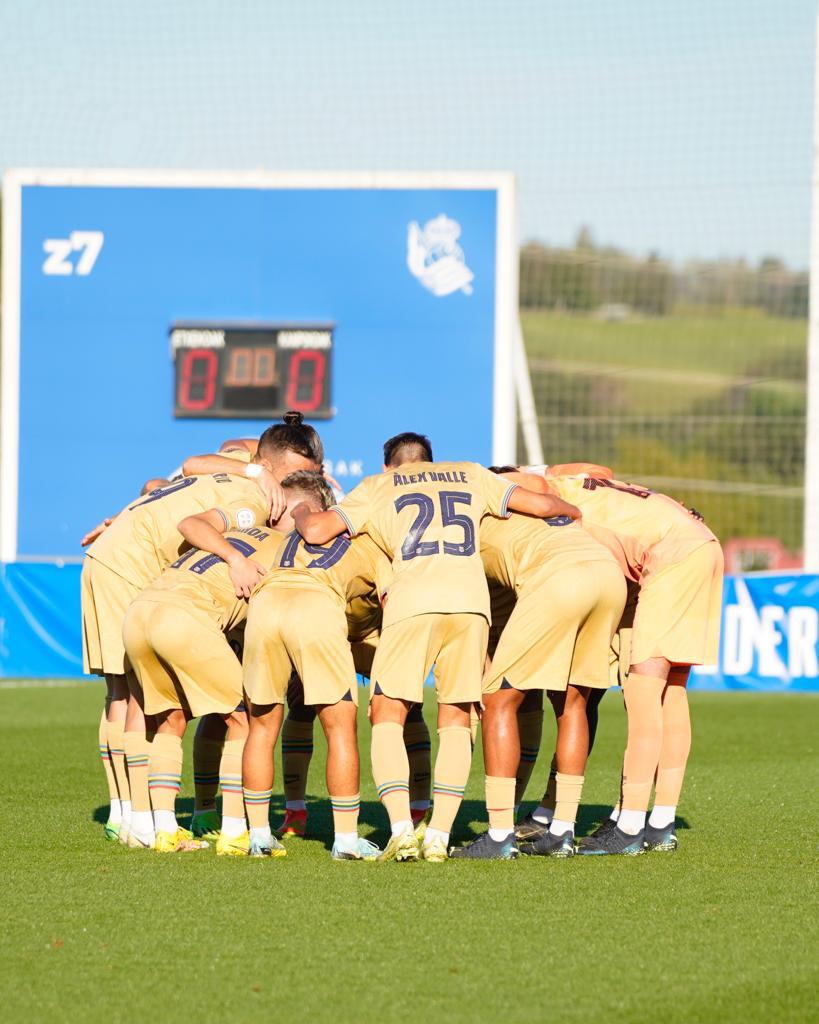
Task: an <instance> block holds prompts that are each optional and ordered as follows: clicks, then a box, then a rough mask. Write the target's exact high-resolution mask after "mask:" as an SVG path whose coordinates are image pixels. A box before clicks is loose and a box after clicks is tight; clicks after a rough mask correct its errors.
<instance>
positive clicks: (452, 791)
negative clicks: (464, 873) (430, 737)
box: [421, 703, 472, 863]
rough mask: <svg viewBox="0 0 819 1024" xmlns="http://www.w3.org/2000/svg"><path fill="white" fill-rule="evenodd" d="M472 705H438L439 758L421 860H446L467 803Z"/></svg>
mask: <svg viewBox="0 0 819 1024" xmlns="http://www.w3.org/2000/svg"><path fill="white" fill-rule="evenodd" d="M471 711H472V704H471V703H467V704H441V703H439V704H438V755H437V757H436V758H435V771H434V775H433V782H432V817H431V818H430V822H429V827H428V828H427V829H426V832H425V833H424V839H423V846H422V849H421V856H422V857H423V858H424V860H427V861H432V862H433V863H437V862H439V861H441V860H446V858H447V856H448V854H447V850H448V848H449V836H450V832H451V831H452V826H453V824H454V823H455V816H456V815H457V813H458V809H459V808H460V806H461V802H462V801H463V796H464V790H465V789H466V784H467V782H468V781H469V771H470V768H471V767H472V732H471V729H470V714H471Z"/></svg>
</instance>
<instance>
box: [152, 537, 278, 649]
mask: <svg viewBox="0 0 819 1024" xmlns="http://www.w3.org/2000/svg"><path fill="white" fill-rule="evenodd" d="M285 539H286V538H285V535H284V534H282V533H277V532H276V531H275V530H271V529H270V528H269V527H267V528H265V529H260V528H259V527H256V526H254V527H250V528H249V529H247V530H229V531H228V532H227V533H226V534H225V540H226V541H227V542H228V544H231V545H232V546H233V547H235V548H236V550H237V551H241V553H242V554H243V555H245V556H246V557H247V558H252V559H253V560H254V562H258V563H259V564H260V565H262V566H264V568H265V569H270V568H271V566H272V565H273V564H274V563H275V561H276V557H277V555H278V553H279V550H280V548H281V546H282V544H283V543H284V542H285ZM139 596H140V599H146V600H151V601H166V602H168V603H171V604H177V605H178V604H180V603H184V604H189V605H191V606H193V607H195V608H196V609H197V610H198V611H201V612H204V613H205V614H206V615H207V616H208V618H210V619H213V620H214V621H215V622H218V624H219V628H220V629H224V630H229V629H234V628H235V627H236V626H239V625H241V624H242V623H243V622H244V620H245V618H246V617H247V600H246V599H245V598H244V597H237V596H236V591H235V589H234V587H233V583H232V582H231V580H230V575H229V570H228V564H227V562H223V561H222V559H221V558H219V556H218V555H213V554H211V553H210V552H209V551H200V549H199V548H190V549H189V550H188V551H186V552H185V554H184V555H182V556H181V557H180V558H178V559H177V560H176V561H175V562H174V563H173V565H171V566H170V567H169V568H168V569H166V570H165V571H164V572H163V573H162V575H161V576H159V577H158V578H157V579H155V580H154V581H153V583H151V584H149V585H148V586H147V587H146V588H145V589H144V590H143V591H142V593H141V594H140V595H139Z"/></svg>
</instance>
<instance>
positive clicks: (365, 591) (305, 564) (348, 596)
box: [251, 530, 390, 607]
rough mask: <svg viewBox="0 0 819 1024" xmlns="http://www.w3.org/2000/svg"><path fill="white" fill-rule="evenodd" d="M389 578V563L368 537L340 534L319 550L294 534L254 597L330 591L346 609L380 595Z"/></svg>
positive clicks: (286, 540) (286, 541) (290, 535)
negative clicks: (269, 593)
mask: <svg viewBox="0 0 819 1024" xmlns="http://www.w3.org/2000/svg"><path fill="white" fill-rule="evenodd" d="M389 576H390V564H389V561H388V560H387V558H386V557H385V556H384V553H383V552H382V551H381V549H380V548H379V547H378V545H377V544H375V543H374V541H372V540H371V539H370V538H369V537H356V538H355V539H354V540H350V538H349V537H347V536H346V535H344V534H342V536H340V537H336V538H335V540H333V541H331V542H330V543H329V544H327V545H325V546H323V547H322V546H320V545H318V544H307V543H306V542H305V541H304V538H303V537H302V536H301V535H300V534H299V533H296V531H295V530H294V531H293V532H292V533H289V534H287V536H286V538H285V542H284V544H283V545H282V547H281V549H280V551H279V552H278V555H277V557H276V559H275V562H274V565H273V568H272V569H271V570H270V572H268V574H267V575H266V576H265V578H264V579H263V580H261V581H260V582H259V584H258V586H257V587H256V590H255V591H254V594H255V593H257V592H258V591H260V590H263V589H264V590H266V589H268V588H269V587H276V589H278V590H282V589H284V590H286V589H288V588H289V589H293V588H296V589H303V588H305V587H307V588H309V589H312V590H316V589H318V590H322V591H327V590H328V589H329V590H330V591H331V592H332V593H333V594H334V595H335V596H336V597H337V598H338V601H339V604H341V605H342V606H343V607H346V606H347V605H348V603H350V602H355V601H356V599H358V598H365V597H366V598H368V599H372V597H373V592H374V591H380V592H383V590H384V589H385V588H386V584H387V582H388V581H389ZM251 600H252V597H251Z"/></svg>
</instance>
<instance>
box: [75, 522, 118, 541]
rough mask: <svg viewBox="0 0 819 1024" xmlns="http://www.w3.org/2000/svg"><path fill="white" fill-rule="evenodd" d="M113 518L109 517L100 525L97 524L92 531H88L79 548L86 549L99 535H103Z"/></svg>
mask: <svg viewBox="0 0 819 1024" xmlns="http://www.w3.org/2000/svg"><path fill="white" fill-rule="evenodd" d="M114 518H115V517H114V516H111V518H110V519H103V521H102V522H101V523H97V525H96V526H95V527H94V529H93V530H89V531H88V533H86V534H85V536H84V537H83V539H82V540H81V541H80V547H83V548H87V547H88V545H89V544H93V543H94V541H95V540H96V539H97V537H99V536H100V534H102V533H105V531H106V530H107V529H108V527H109V526H110V525H111V523H113V521H114Z"/></svg>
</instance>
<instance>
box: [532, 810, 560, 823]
mask: <svg viewBox="0 0 819 1024" xmlns="http://www.w3.org/2000/svg"><path fill="white" fill-rule="evenodd" d="M554 816H555V812H554V811H553V810H552V808H551V807H536V808H535V809H534V810H533V811H532V817H533V818H534V819H535V821H539V822H540V824H541V825H551V823H552V818H553V817H554Z"/></svg>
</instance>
